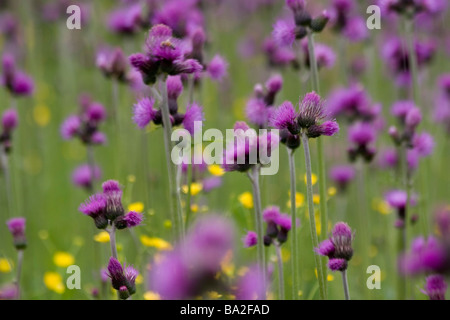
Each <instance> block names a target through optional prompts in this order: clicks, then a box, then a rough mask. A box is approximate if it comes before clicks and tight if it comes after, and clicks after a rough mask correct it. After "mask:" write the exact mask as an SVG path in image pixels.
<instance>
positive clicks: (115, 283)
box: [108, 257, 127, 290]
mask: <svg viewBox="0 0 450 320" xmlns="http://www.w3.org/2000/svg"><path fill="white" fill-rule="evenodd" d="M108 275H109V277H110V278H111V283H112V287H113V288H114V289H116V290H120V288H121V287H123V286H125V288H126V282H127V279H126V277H125V275H124V273H123V266H122V264H121V263H120V262H119V261H118V260H117V259H116V258H114V257H111V258H110V259H109V263H108Z"/></svg>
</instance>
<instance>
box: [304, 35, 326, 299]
mask: <svg viewBox="0 0 450 320" xmlns="http://www.w3.org/2000/svg"><path fill="white" fill-rule="evenodd" d="M307 35H308V55H309V65H310V69H311V84H312V89H313V91H315V92H316V93H317V94H320V84H319V70H318V66H317V60H316V53H315V49H314V33H313V32H312V31H311V30H308V34H307ZM316 141H317V162H318V164H319V172H318V180H319V196H320V203H319V206H320V218H321V226H322V228H323V232H322V236H323V238H326V236H327V230H328V207H327V200H326V197H327V185H326V176H325V171H326V170H325V158H324V152H323V142H322V138H321V137H318V138H317V139H316ZM319 259H322V260H323V261H325V257H323V258H322V257H319ZM326 274H327V269H326V266H325V263H323V269H322V275H323V279H322V281H323V283H324V288H325V296H326V294H327V281H326V278H327V275H326Z"/></svg>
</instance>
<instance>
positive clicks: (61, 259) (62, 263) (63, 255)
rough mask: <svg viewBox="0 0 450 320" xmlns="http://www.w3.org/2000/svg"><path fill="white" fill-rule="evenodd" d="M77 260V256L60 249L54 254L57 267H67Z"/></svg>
mask: <svg viewBox="0 0 450 320" xmlns="http://www.w3.org/2000/svg"><path fill="white" fill-rule="evenodd" d="M74 262H75V258H74V257H73V255H71V254H70V253H68V252H63V251H58V252H56V253H55V254H54V255H53V263H54V264H55V265H56V266H57V267H61V268H67V267H68V266H71V265H73V264H74Z"/></svg>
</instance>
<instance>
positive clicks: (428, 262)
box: [399, 207, 450, 300]
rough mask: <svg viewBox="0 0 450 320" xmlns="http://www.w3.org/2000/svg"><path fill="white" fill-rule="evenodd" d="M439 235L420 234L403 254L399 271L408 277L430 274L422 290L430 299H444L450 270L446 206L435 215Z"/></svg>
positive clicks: (449, 215)
mask: <svg viewBox="0 0 450 320" xmlns="http://www.w3.org/2000/svg"><path fill="white" fill-rule="evenodd" d="M435 221H436V225H437V227H438V230H439V236H431V235H430V236H428V238H424V237H418V238H415V239H414V240H413V241H412V242H411V248H410V249H409V251H408V252H405V253H403V254H402V255H401V256H400V258H399V259H400V263H399V267H400V272H402V273H403V274H405V275H409V276H416V275H420V274H428V275H429V276H427V278H426V284H425V288H424V289H423V290H422V292H423V293H424V294H426V295H427V296H428V297H429V298H430V300H445V293H446V291H447V283H446V279H445V276H446V275H448V274H449V272H450V255H449V252H450V251H449V249H450V210H449V208H448V207H443V208H440V209H438V210H437V212H436V215H435Z"/></svg>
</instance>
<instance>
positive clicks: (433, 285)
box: [422, 274, 447, 300]
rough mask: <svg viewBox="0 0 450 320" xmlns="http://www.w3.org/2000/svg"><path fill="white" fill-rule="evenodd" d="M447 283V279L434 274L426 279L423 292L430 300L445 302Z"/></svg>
mask: <svg viewBox="0 0 450 320" xmlns="http://www.w3.org/2000/svg"><path fill="white" fill-rule="evenodd" d="M446 291H447V283H446V282H445V278H444V277H443V276H441V275H439V274H434V275H431V276H428V277H427V278H426V283H425V288H424V289H423V290H422V292H423V293H424V294H426V295H427V296H428V297H429V298H430V300H445V293H446Z"/></svg>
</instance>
